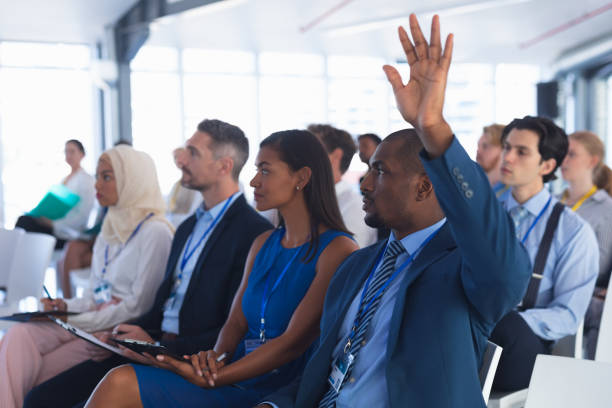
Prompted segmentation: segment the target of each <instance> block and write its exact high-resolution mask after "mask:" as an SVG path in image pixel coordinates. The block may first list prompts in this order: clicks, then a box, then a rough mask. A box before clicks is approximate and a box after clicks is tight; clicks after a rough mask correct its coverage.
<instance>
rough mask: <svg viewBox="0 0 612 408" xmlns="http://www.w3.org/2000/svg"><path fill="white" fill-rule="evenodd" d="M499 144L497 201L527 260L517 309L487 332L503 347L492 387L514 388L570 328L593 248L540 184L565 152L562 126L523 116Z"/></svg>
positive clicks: (595, 258) (583, 296) (589, 235)
mask: <svg viewBox="0 0 612 408" xmlns="http://www.w3.org/2000/svg"><path fill="white" fill-rule="evenodd" d="M502 143H503V153H502V167H501V175H502V178H501V181H502V183H504V184H506V185H507V186H510V190H508V191H506V192H505V193H503V194H502V195H501V196H500V197H499V199H500V201H501V203H502V204H503V205H504V207H505V208H506V210H507V211H508V212H509V213H510V216H511V218H512V220H513V222H514V225H515V230H516V236H517V238H518V239H519V240H520V242H521V243H522V244H523V245H524V246H525V248H526V249H527V252H528V253H529V258H530V259H531V262H532V265H533V276H532V278H531V282H530V283H529V288H528V290H527V293H526V295H525V297H524V299H523V301H522V302H521V304H520V305H519V308H518V310H517V311H512V312H510V313H509V314H508V315H506V316H505V317H504V318H503V319H502V320H501V321H500V322H499V323H498V325H497V326H496V327H495V330H494V331H493V333H492V335H491V341H493V342H494V343H496V344H499V345H500V346H502V347H503V348H504V351H503V352H502V355H501V359H500V362H499V366H498V367H497V374H496V375H495V380H494V382H493V388H494V389H496V390H500V391H515V390H518V389H522V388H526V387H528V386H529V380H530V379H531V372H532V371H533V365H534V364H535V359H536V355H537V354H550V351H551V346H552V344H553V343H554V341H556V340H559V339H561V338H563V337H565V336H569V335H572V334H575V333H576V331H577V329H578V325H579V324H580V323H581V322H582V320H583V318H584V314H585V312H586V309H587V306H588V304H589V301H590V299H591V294H592V293H593V287H594V286H595V280H596V279H597V274H598V271H599V248H598V246H597V240H596V238H595V234H594V232H593V230H592V228H591V227H590V226H589V225H588V224H587V222H586V221H584V220H583V219H582V218H580V217H579V216H578V215H576V214H575V213H574V212H573V211H572V210H571V209H570V208H568V207H565V206H564V205H563V204H561V203H559V201H558V200H557V199H556V198H555V197H553V196H551V194H550V193H549V191H548V189H547V188H546V187H545V186H544V183H546V182H548V181H550V180H554V179H555V171H556V170H557V168H558V167H559V166H560V165H561V163H562V162H563V159H564V158H565V155H566V154H567V150H568V139H567V135H566V134H565V132H564V131H563V129H561V128H559V127H558V126H557V125H555V124H554V123H553V122H552V121H551V120H549V119H545V118H539V117H532V116H525V117H524V118H523V119H515V120H513V121H512V122H511V123H510V124H509V125H508V126H506V128H505V129H504V132H503V134H502Z"/></svg>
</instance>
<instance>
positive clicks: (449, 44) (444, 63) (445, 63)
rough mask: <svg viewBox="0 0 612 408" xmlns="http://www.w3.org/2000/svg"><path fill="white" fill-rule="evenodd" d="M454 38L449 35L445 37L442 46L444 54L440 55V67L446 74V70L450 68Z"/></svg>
mask: <svg viewBox="0 0 612 408" xmlns="http://www.w3.org/2000/svg"><path fill="white" fill-rule="evenodd" d="M454 38H455V37H454V36H453V35H452V34H449V35H448V37H446V44H444V54H443V55H442V58H441V59H440V66H441V67H442V68H443V69H444V71H446V72H448V69H449V68H450V64H451V59H452V57H453V40H454Z"/></svg>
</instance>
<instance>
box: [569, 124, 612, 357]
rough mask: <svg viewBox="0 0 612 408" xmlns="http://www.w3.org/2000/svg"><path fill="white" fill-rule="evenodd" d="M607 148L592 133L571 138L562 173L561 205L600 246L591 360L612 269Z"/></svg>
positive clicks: (588, 323) (588, 334)
mask: <svg viewBox="0 0 612 408" xmlns="http://www.w3.org/2000/svg"><path fill="white" fill-rule="evenodd" d="M603 158H604V145H603V143H602V141H601V140H600V139H599V137H597V135H596V134H594V133H592V132H587V131H582V132H575V133H572V134H571V135H569V150H568V153H567V156H566V157H565V160H564V161H563V164H562V166H561V171H562V173H563V178H564V179H565V181H567V183H568V188H567V189H566V190H565V191H564V192H563V194H562V195H561V202H562V203H564V204H565V205H567V206H569V207H571V208H572V210H574V211H575V212H577V213H578V214H579V215H580V216H581V217H582V218H584V219H585V220H586V221H587V222H588V223H589V224H590V225H591V227H592V228H593V230H594V231H595V235H596V236H597V242H598V244H599V276H598V278H597V283H596V284H595V291H594V293H593V298H592V299H591V303H590V305H589V308H588V310H587V313H586V316H585V320H584V336H585V341H586V349H587V356H588V358H591V359H592V358H594V357H595V347H596V345H597V335H598V334H599V322H600V320H601V313H602V311H603V303H604V299H605V297H606V290H607V287H608V282H609V280H610V270H611V269H612V198H610V194H612V170H610V168H609V167H608V166H606V165H605V164H604V162H603Z"/></svg>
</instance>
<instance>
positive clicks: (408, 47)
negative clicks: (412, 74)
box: [397, 26, 418, 65]
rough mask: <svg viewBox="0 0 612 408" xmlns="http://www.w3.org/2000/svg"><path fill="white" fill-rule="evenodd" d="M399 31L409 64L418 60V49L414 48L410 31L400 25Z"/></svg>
mask: <svg viewBox="0 0 612 408" xmlns="http://www.w3.org/2000/svg"><path fill="white" fill-rule="evenodd" d="M397 33H398V35H399V40H400V43H401V44H402V48H403V49H404V54H406V59H407V60H408V64H409V65H412V64H414V63H415V62H417V61H418V58H417V54H416V50H415V49H414V45H412V41H410V37H408V33H407V32H406V30H405V29H404V27H402V26H399V27H398V29H397Z"/></svg>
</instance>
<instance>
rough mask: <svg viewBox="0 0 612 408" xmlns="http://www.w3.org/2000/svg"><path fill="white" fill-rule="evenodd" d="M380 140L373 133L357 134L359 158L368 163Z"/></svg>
mask: <svg viewBox="0 0 612 408" xmlns="http://www.w3.org/2000/svg"><path fill="white" fill-rule="evenodd" d="M381 141H382V140H381V139H380V137H378V135H375V134H374V133H364V134H363V135H359V136H357V147H358V149H359V160H361V161H362V162H364V163H365V164H367V165H368V166H369V165H370V157H372V155H373V154H374V151H375V150H376V148H377V147H378V145H379V144H380V142H381Z"/></svg>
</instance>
